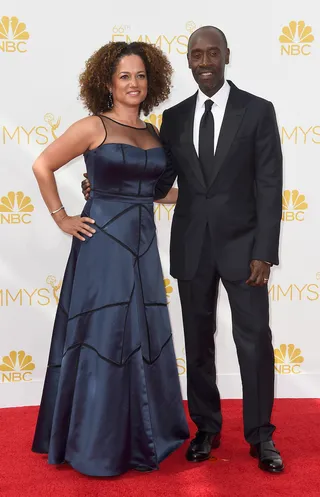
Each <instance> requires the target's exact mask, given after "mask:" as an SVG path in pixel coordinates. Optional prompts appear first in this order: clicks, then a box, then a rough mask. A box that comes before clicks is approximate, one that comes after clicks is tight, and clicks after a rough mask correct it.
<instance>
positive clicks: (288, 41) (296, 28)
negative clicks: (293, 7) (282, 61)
mask: <svg viewBox="0 0 320 497" xmlns="http://www.w3.org/2000/svg"><path fill="white" fill-rule="evenodd" d="M279 41H280V43H281V55H310V54H311V43H313V41H314V36H313V34H312V28H311V26H307V25H306V23H305V22H304V21H291V22H289V24H288V25H287V26H284V27H283V28H282V33H281V35H280V36H279Z"/></svg>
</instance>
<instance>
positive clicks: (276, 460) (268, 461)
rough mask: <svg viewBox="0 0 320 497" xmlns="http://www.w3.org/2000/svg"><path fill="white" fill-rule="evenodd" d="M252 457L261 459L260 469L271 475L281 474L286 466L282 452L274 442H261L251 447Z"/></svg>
mask: <svg viewBox="0 0 320 497" xmlns="http://www.w3.org/2000/svg"><path fill="white" fill-rule="evenodd" d="M250 455H251V456H252V457H255V458H256V459H259V468H260V469H263V470H264V471H269V473H281V471H283V470H284V464H283V461H282V459H281V456H280V452H279V451H278V450H277V449H276V448H275V446H274V443H273V441H272V440H270V441H268V442H260V443H259V444H256V445H251V446H250Z"/></svg>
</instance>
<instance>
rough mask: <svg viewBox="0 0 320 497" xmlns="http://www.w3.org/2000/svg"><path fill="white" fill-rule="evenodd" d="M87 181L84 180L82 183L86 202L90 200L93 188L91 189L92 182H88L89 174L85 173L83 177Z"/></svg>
mask: <svg viewBox="0 0 320 497" xmlns="http://www.w3.org/2000/svg"><path fill="white" fill-rule="evenodd" d="M83 176H84V177H85V178H86V179H84V180H83V181H82V182H81V188H82V194H83V196H84V198H85V199H86V200H88V198H89V194H90V191H91V188H90V186H91V185H90V181H89V180H88V175H87V173H84V175H83Z"/></svg>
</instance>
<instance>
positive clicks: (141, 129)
mask: <svg viewBox="0 0 320 497" xmlns="http://www.w3.org/2000/svg"><path fill="white" fill-rule="evenodd" d="M99 115H100V116H101V117H105V118H106V119H109V120H110V121H112V122H114V123H116V124H119V126H125V127H126V128H132V129H137V130H140V131H143V130H145V129H147V124H146V125H145V127H144V128H137V127H135V126H130V125H129V124H124V123H120V122H119V121H116V120H115V119H112V118H111V117H108V116H105V115H104V114H99Z"/></svg>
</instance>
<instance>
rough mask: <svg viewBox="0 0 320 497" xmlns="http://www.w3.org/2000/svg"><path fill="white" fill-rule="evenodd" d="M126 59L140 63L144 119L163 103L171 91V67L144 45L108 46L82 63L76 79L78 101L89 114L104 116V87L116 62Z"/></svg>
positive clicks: (123, 44)
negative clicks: (145, 83)
mask: <svg viewBox="0 0 320 497" xmlns="http://www.w3.org/2000/svg"><path fill="white" fill-rule="evenodd" d="M126 55H138V56H139V57H141V59H142V60H143V62H144V65H145V68H146V73H147V79H148V93H147V96H146V99H145V100H144V102H142V103H141V106H140V110H141V111H142V112H143V113H144V115H146V116H147V115H148V114H149V113H150V111H151V110H152V109H153V107H156V106H157V105H159V104H160V103H161V102H164V101H165V100H166V99H167V98H168V96H169V94H170V89H171V77H172V66H171V64H170V62H169V60H168V58H167V57H166V56H165V55H164V53H163V52H162V51H161V50H160V49H159V48H158V47H156V46H155V45H150V44H148V43H144V42H138V41H137V42H132V43H125V42H122V41H120V42H110V43H108V44H107V45H104V46H103V47H101V48H100V49H99V50H97V51H96V52H95V53H94V54H93V55H92V56H91V57H90V58H89V59H88V60H87V62H86V66H85V70H84V71H83V73H82V74H81V75H80V78H79V82H80V99H81V100H82V101H83V103H84V105H85V107H86V108H87V109H88V110H89V111H90V112H91V113H92V114H100V113H102V112H108V111H109V110H110V109H109V108H108V97H109V90H108V86H109V85H111V83H112V75H113V74H114V72H115V70H116V67H117V65H118V62H119V60H120V59H121V58H122V57H124V56H126Z"/></svg>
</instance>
